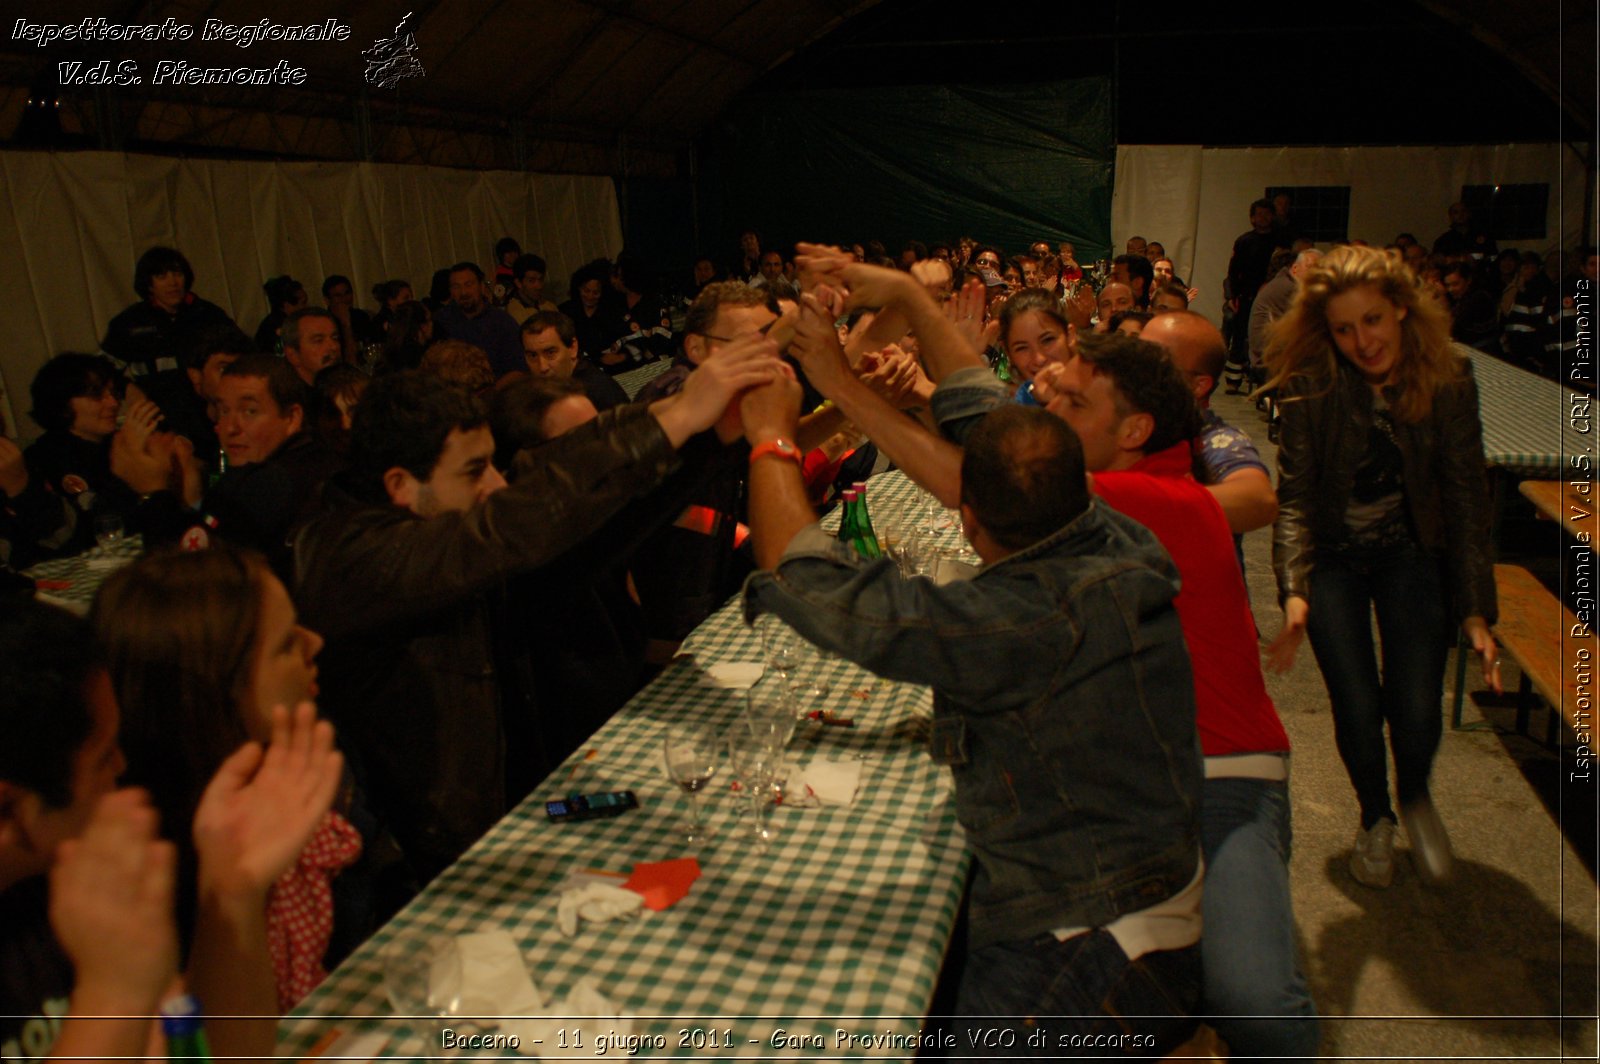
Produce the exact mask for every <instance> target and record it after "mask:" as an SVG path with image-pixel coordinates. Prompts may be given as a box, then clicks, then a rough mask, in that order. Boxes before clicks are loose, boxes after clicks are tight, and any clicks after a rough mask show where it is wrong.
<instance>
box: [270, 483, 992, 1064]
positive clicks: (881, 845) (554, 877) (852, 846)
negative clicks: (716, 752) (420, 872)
mask: <svg viewBox="0 0 1600 1064" xmlns="http://www.w3.org/2000/svg"><path fill="white" fill-rule="evenodd" d="M869 496H870V498H871V506H872V508H873V510H874V512H875V513H877V514H880V515H882V521H883V522H888V521H891V520H893V519H894V517H895V516H896V515H900V514H903V515H905V517H904V518H903V519H904V520H912V519H914V518H919V517H920V516H921V514H923V513H924V512H925V511H923V510H922V509H921V508H920V507H919V506H918V505H917V493H916V489H915V488H914V486H912V485H911V484H910V483H909V482H908V481H906V480H905V478H904V477H903V476H901V475H900V474H898V473H891V474H886V475H883V476H879V477H876V478H874V479H873V480H872V482H871V487H870V489H869ZM944 535H946V536H950V537H952V538H953V536H954V535H958V533H950V532H947V533H944ZM684 649H685V652H686V653H685V654H684V655H683V656H680V657H679V658H678V659H677V660H675V661H674V662H673V663H672V664H671V665H669V666H668V668H667V669H666V670H665V671H664V672H663V673H662V674H661V675H660V676H659V677H658V678H657V679H656V680H655V681H654V682H653V683H651V684H650V685H649V686H648V687H646V688H645V689H644V690H643V691H641V692H640V693H639V695H638V696H636V697H635V698H634V699H633V700H632V701H631V702H630V703H629V704H628V705H627V706H625V707H624V708H623V709H622V710H621V711H620V712H619V713H618V714H617V715H616V716H615V717H614V718H613V719H612V720H611V721H610V722H609V723H607V724H606V726H605V727H603V728H602V729H601V730H600V731H599V732H597V733H596V734H595V735H594V736H593V738H592V739H591V740H590V741H589V742H588V743H586V744H584V746H583V747H582V748H581V749H580V750H579V751H578V752H577V753H575V754H574V755H573V757H572V758H570V759H569V760H568V761H567V762H566V763H565V764H563V765H562V766H561V767H560V768H559V769H558V770H557V771H556V772H555V774H554V775H552V776H551V777H550V779H548V780H547V781H546V782H545V784H544V785H542V786H541V787H539V788H537V789H536V790H535V792H534V793H533V794H532V795H530V796H529V798H528V799H527V800H526V801H525V802H524V803H523V804H522V805H520V806H519V807H518V808H517V809H516V810H514V811H513V812H512V813H511V814H509V815H508V816H507V817H506V818H505V819H503V820H502V821H501V822H500V823H499V824H498V825H496V826H495V827H494V828H493V829H492V830H491V831H490V832H489V833H488V834H487V835H486V836H484V838H483V839H481V840H480V841H479V842H478V843H477V844H476V845H474V846H473V847H472V848H471V849H470V850H469V851H467V853H466V854H465V855H464V856H463V857H462V858H461V859H460V860H459V861H458V862H457V863H456V864H455V865H453V866H452V867H451V868H450V869H448V870H447V871H446V872H444V873H443V874H442V875H441V876H440V877H439V878H438V879H436V880H435V881H434V882H433V883H431V884H430V885H429V886H428V887H427V888H426V889H425V890H424V891H423V892H422V893H421V894H420V895H419V896H418V897H417V898H416V899H415V900H414V901H413V902H412V903H411V904H410V905H409V906H408V907H407V908H406V909H404V910H403V911H401V912H400V914H399V915H397V916H396V917H395V919H394V920H393V921H391V922H390V923H389V925H388V926H386V927H384V928H383V929H382V930H381V931H379V932H378V933H377V934H376V935H375V936H374V937H373V938H372V939H371V940H370V941H368V942H367V943H366V944H364V945H363V946H362V947H361V948H360V949H358V950H357V951H356V952H355V953H354V954H353V955H352V956H351V957H350V958H349V959H348V960H347V961H346V962H345V963H344V964H343V965H342V966H340V968H339V969H338V970H337V971H335V972H334V973H332V974H331V975H330V976H329V978H328V980H327V981H326V982H325V983H324V984H323V985H322V986H321V987H320V988H319V989H318V990H317V991H316V992H315V993H313V994H312V995H310V996H309V997H308V998H307V999H306V1000H305V1001H304V1002H302V1003H301V1005H300V1007H299V1008H298V1009H296V1010H295V1011H294V1012H293V1013H292V1014H291V1015H290V1016H289V1017H287V1018H286V1019H285V1021H284V1022H283V1024H282V1026H281V1028H280V1036H281V1037H280V1042H281V1045H280V1054H281V1055H287V1056H289V1057H291V1058H297V1057H301V1056H304V1055H305V1054H306V1053H307V1052H308V1051H309V1050H311V1048H312V1047H313V1046H314V1045H315V1044H317V1042H318V1040H319V1038H322V1037H324V1036H325V1035H326V1033H327V1032H328V1031H329V1030H330V1028H337V1029H339V1030H341V1031H342V1032H345V1033H346V1034H347V1035H358V1034H360V1033H373V1034H376V1035H377V1036H379V1038H381V1043H382V1048H381V1050H378V1053H379V1055H382V1056H419V1055H424V1056H425V1055H435V1056H437V1055H439V1054H440V1052H441V1048H440V1046H441V1043H440V1036H441V1031H442V1029H443V1027H445V1026H448V1025H449V1023H448V1021H443V1020H432V1019H429V1020H421V1021H419V1020H406V1019H398V1018H394V1017H393V1016H392V1014H391V1010H390V1007H389V1005H388V1004H387V1002H386V1000H385V993H384V987H383V965H382V960H381V953H382V951H383V950H384V949H385V947H387V946H388V945H389V944H390V943H395V942H400V943H414V944H417V945H418V946H419V947H420V946H421V944H423V943H425V942H426V941H428V940H429V939H430V938H432V937H433V936H437V935H440V934H458V933H462V932H468V931H482V930H492V929H501V930H505V931H508V932H510V933H511V934H512V935H513V936H514V937H515V939H516V940H517V942H518V943H519V945H520V946H521V949H522V955H523V959H524V960H525V961H526V963H527V965H528V968H529V969H530V971H531V973H532V975H533V978H534V980H535V982H536V983H537V984H538V985H539V987H540V989H541V990H542V991H543V992H544V993H545V994H546V996H547V997H550V998H560V997H564V996H565V995H566V994H567V993H568V991H569V990H570V989H571V988H572V987H573V985H574V983H575V982H576V981H577V980H578V979H580V978H582V977H585V976H588V977H593V978H594V979H595V980H597V982H598V984H599V989H600V990H601V992H602V993H604V994H605V995H607V997H609V998H610V999H611V1001H613V1002H614V1003H615V1004H616V1005H617V1007H618V1008H619V1010H621V1011H623V1012H626V1013H631V1014H633V1015H634V1016H636V1017H637V1019H636V1020H635V1021H634V1033H635V1034H645V1035H660V1036H663V1037H664V1038H665V1039H666V1043H667V1048H666V1049H664V1050H660V1051H646V1052H643V1053H641V1054H640V1055H650V1056H685V1057H698V1058H705V1059H716V1058H718V1057H721V1058H724V1059H733V1058H734V1057H736V1056H744V1057H751V1056H765V1057H778V1056H790V1057H794V1058H796V1059H799V1058H806V1057H810V1058H814V1057H815V1056H816V1055H817V1051H816V1050H815V1049H811V1050H798V1049H793V1048H790V1049H783V1048H779V1047H774V1045H773V1043H772V1039H773V1035H774V1032H775V1031H777V1030H779V1029H783V1030H785V1031H787V1032H789V1033H790V1035H791V1036H793V1035H806V1036H812V1035H815V1036H819V1037H823V1038H824V1039H826V1040H827V1041H828V1044H829V1045H832V1044H833V1039H834V1038H835V1037H836V1035H835V1032H836V1030H837V1029H840V1028H843V1029H847V1030H849V1031H851V1032H852V1033H861V1034H873V1033H881V1032H893V1033H896V1034H900V1035H908V1036H910V1035H915V1034H916V1032H917V1031H918V1030H919V1028H920V1026H921V1018H922V1017H923V1016H924V1015H925V1014H926V1012H927V1011H928V1007H929V1004H930V1002H931V1000H932V996H933V991H934V987H935V984H936V982H937V978H938V974H939V970H940V968H941V965H942V963H943V958H944V953H945V948H946V945H947V944H948V942H949V940H950V936H951V931H952V928H953V926H954V922H955V918H956V912H957V909H958V906H959V904H960V899H961V895H962V890H963V887H964V884H965V878H966V867H967V856H966V852H965V847H964V845H963V842H962V837H961V832H960V829H959V826H958V825H957V824H956V821H955V814H954V807H953V803H952V800H951V795H950V786H951V785H950V780H949V776H948V774H947V773H945V772H944V771H943V770H941V769H939V768H937V767H935V766H934V765H933V763H932V762H931V761H930V760H929V758H928V757H927V755H926V753H925V752H924V749H923V743H922V741H921V728H922V726H923V722H925V720H926V718H927V717H928V715H929V714H930V712H931V696H930V694H929V692H928V690H927V689H926V688H923V687H918V686H915V685H910V684H898V683H891V682H889V681H886V680H881V679H878V678H877V677H874V676H872V675H871V674H870V673H867V672H865V671H863V670H861V669H858V668H856V667H854V666H852V665H849V664H847V663H843V662H839V661H834V662H832V663H831V664H828V665H827V666H826V675H827V677H828V679H829V681H830V683H831V685H832V692H831V694H830V695H828V696H827V697H826V698H824V699H817V700H815V701H814V702H811V703H808V704H807V706H806V707H805V708H815V709H821V710H824V711H832V712H834V713H835V714H837V715H838V716H841V717H849V718H852V719H853V720H854V721H855V726H854V727H852V728H845V727H824V726H822V725H819V724H802V725H801V727H800V729H799V730H798V731H797V733H796V737H795V739H794V741H793V743H792V745H791V748H790V750H791V758H792V759H793V760H794V761H795V762H796V763H798V764H799V765H800V766H802V767H803V766H804V765H805V764H806V763H807V762H809V761H810V760H811V759H814V758H822V757H827V758H832V759H835V760H850V759H860V760H861V762H862V776H861V784H860V787H859V788H858V790H857V793H856V797H855V801H854V802H853V803H852V804H850V805H845V806H823V807H815V808H795V807H792V806H783V807H779V808H776V809H773V810H771V818H772V824H773V826H774V828H775V830H776V835H777V837H776V840H775V841H774V842H773V844H772V845H771V846H770V848H768V849H767V850H766V851H762V850H759V849H756V848H753V847H751V846H749V845H747V844H745V843H742V842H739V841H736V840H735V839H734V838H733V837H732V836H733V833H734V831H735V830H736V820H735V818H736V812H735V810H736V807H737V806H738V805H742V804H744V803H740V802H738V801H737V799H736V796H734V795H733V794H731V793H730V792H728V791H727V789H726V786H727V777H728V775H729V771H730V770H729V769H728V767H727V764H726V761H725V760H724V762H723V764H722V765H721V766H720V768H719V772H718V776H717V777H716V778H715V780H714V781H713V785H712V786H711V787H709V788H708V789H707V791H706V792H704V793H703V794H702V796H701V800H702V801H703V802H704V803H705V809H706V812H707V813H708V815H709V819H710V821H711V822H712V824H713V826H714V828H715V829H716V831H717V838H715V839H713V840H712V842H711V843H710V844H709V845H708V846H706V847H705V848H704V849H702V850H701V851H700V852H699V853H698V854H697V855H696V856H698V859H699V861H700V865H701V870H702V875H701V878H700V879H699V880H698V881H697V882H695V883H694V885H693V887H692V889H691V890H690V892H689V894H688V896H687V897H685V898H684V899H682V900H681V901H679V902H678V903H677V904H676V905H675V906H673V907H672V908H670V909H667V910H665V911H662V912H648V911H646V912H645V913H644V914H643V915H642V916H641V917H639V918H637V919H634V920H632V921H628V922H621V923H611V924H603V925H599V926H595V927H587V926H586V927H584V928H582V929H581V930H580V931H579V933H578V935H577V936H576V937H574V938H566V937H563V935H562V934H561V932H560V930H559V929H558V928H557V926H556V899H557V893H558V889H559V887H560V885H561V884H562V883H563V881H565V880H566V879H567V878H568V876H569V875H571V874H572V873H574V872H578V871H580V870H584V869H599V870H605V871H612V872H627V871H628V870H629V869H630V867H631V866H632V865H633V864H635V863H636V862H640V861H661V860H668V859H673V858H679V857H684V856H689V855H691V853H693V851H692V849H691V848H690V847H689V846H688V845H687V844H685V843H684V842H682V841H681V838H680V836H679V834H678V832H679V829H680V828H681V826H682V824H683V823H684V821H685V820H686V819H687V804H686V799H685V797H684V796H683V795H681V794H680V793H679V792H678V790H677V788H676V787H675V786H674V785H673V784H672V783H670V782H669V781H668V778H667V775H666V772H665V769H664V766H663V760H662V745H663V741H664V739H665V736H666V734H667V730H668V727H669V726H670V725H671V724H672V723H674V722H677V721H683V720H689V719H694V720H701V721H707V722H711V723H715V724H717V725H719V726H726V725H729V724H732V723H733V722H734V720H735V717H736V716H737V714H738V713H740V712H741V711H742V708H743V692H742V691H738V690H732V689H725V688H722V687H719V686H717V685H716V684H715V683H713V682H712V681H711V679H710V678H709V677H708V675H707V672H706V669H707V668H708V667H709V666H711V665H714V664H718V663H728V662H758V661H760V660H761V658H762V652H761V647H760V640H759V638H758V636H757V635H756V633H755V632H754V631H753V630H752V629H750V628H749V626H747V625H746V624H745V623H744V622H743V620H742V617H741V615H740V613H739V610H738V605H737V600H736V601H735V602H733V603H730V604H729V605H727V606H726V607H724V608H723V609H722V610H721V611H720V612H718V613H717V614H715V615H714V616H712V617H711V618H710V619H708V620H707V621H706V623H705V624H703V625H702V626H701V627H700V628H699V629H697V630H696V631H695V632H694V633H693V634H692V635H691V636H690V638H689V639H688V640H686V641H685V644H684ZM623 789H630V790H632V791H634V792H635V794H636V795H637V796H638V799H639V808H638V809H637V810H634V811H632V812H629V813H625V814H623V815H622V816H620V817H617V818H615V819H610V820H594V821H582V822H577V823H551V822H550V821H548V820H547V819H546V818H545V816H544V809H543V803H544V802H545V801H547V800H550V799H554V798H559V797H562V796H564V795H567V794H571V793H595V792H601V791H615V790H623ZM455 1026H456V1027H458V1028H459V1027H460V1026H461V1024H459V1023H457V1024H456V1025H455ZM572 1026H573V1027H583V1028H584V1029H585V1030H586V1031H587V1033H588V1036H589V1038H590V1039H591V1041H590V1048H588V1049H586V1050H585V1051H584V1052H581V1053H579V1054H577V1055H581V1056H588V1057H593V1056H594V1055H595V1053H594V1049H593V1048H592V1044H593V1043H592V1039H593V1036H594V1034H595V1032H596V1031H603V1030H604V1029H605V1026H604V1024H603V1023H601V1022H598V1021H593V1020H591V1021H576V1022H574V1023H573V1025H572ZM684 1031H690V1032H694V1031H701V1032H706V1031H715V1032H719V1033H718V1034H717V1036H716V1037H717V1038H718V1039H719V1040H722V1039H724V1038H726V1039H729V1040H731V1045H727V1044H726V1043H724V1042H720V1041H719V1044H723V1046H724V1048H722V1049H721V1050H719V1051H710V1050H708V1049H706V1048H705V1043H704V1041H703V1040H702V1041H701V1043H700V1045H699V1046H697V1045H695V1044H694V1043H695V1036H694V1035H689V1036H687V1041H685V1036H683V1035H681V1034H680V1032H684ZM725 1032H731V1035H726V1034H725ZM702 1039H703V1036H702ZM539 1048H540V1049H541V1050H543V1051H545V1053H546V1055H551V1054H550V1050H551V1049H552V1048H553V1047H550V1046H542V1047H539ZM330 1052H334V1053H337V1052H338V1050H337V1049H334V1050H331V1051H330ZM833 1052H837V1050H833ZM849 1053H850V1055H863V1054H868V1055H870V1054H873V1053H876V1054H877V1055H885V1056H890V1057H895V1056H898V1057H908V1056H910V1055H912V1054H911V1053H908V1052H906V1051H905V1050H904V1049H898V1048H893V1047H892V1046H886V1047H884V1048H882V1049H878V1050H872V1049H866V1050H863V1049H861V1048H859V1047H857V1048H855V1049H852V1050H850V1051H849Z"/></svg>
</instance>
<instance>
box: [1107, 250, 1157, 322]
mask: <svg viewBox="0 0 1600 1064" xmlns="http://www.w3.org/2000/svg"><path fill="white" fill-rule="evenodd" d="M1155 276H1156V273H1155V267H1154V266H1152V265H1151V264H1150V260H1149V259H1148V258H1146V257H1145V256H1143V255H1118V256H1117V257H1116V258H1114V259H1112V260H1111V279H1112V280H1113V281H1115V282H1117V283H1118V284H1125V285H1127V286H1128V288H1129V289H1130V290H1131V291H1132V292H1133V309H1134V310H1144V309H1145V308H1146V307H1148V306H1149V305H1150V288H1151V285H1152V284H1153V283H1154V282H1155Z"/></svg>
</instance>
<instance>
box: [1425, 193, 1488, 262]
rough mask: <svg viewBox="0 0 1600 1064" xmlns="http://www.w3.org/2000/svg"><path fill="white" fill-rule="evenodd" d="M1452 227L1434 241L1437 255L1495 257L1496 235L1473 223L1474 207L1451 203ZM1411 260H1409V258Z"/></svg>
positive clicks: (1480, 259)
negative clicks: (1493, 235)
mask: <svg viewBox="0 0 1600 1064" xmlns="http://www.w3.org/2000/svg"><path fill="white" fill-rule="evenodd" d="M1449 214H1450V228H1449V229H1446V230H1445V231H1444V232H1443V233H1440V234H1439V239H1437V240H1435V241H1434V242H1433V253H1434V254H1435V255H1466V256H1470V257H1471V258H1472V260H1473V261H1474V262H1481V261H1482V260H1483V259H1485V258H1493V257H1494V256H1495V255H1496V254H1497V253H1498V251H1499V248H1498V247H1497V246H1496V244H1495V242H1494V237H1492V236H1490V235H1489V234H1488V233H1486V232H1484V230H1483V229H1482V228H1481V227H1480V226H1476V225H1473V224H1472V208H1470V207H1468V206H1467V205H1466V204H1465V203H1462V202H1460V201H1457V202H1455V203H1452V204H1450V210H1449ZM1408 261H1409V260H1408Z"/></svg>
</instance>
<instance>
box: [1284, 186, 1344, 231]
mask: <svg viewBox="0 0 1600 1064" xmlns="http://www.w3.org/2000/svg"><path fill="white" fill-rule="evenodd" d="M1277 196H1288V197H1289V226H1290V228H1292V229H1293V230H1294V231H1295V233H1297V234H1298V235H1300V236H1303V237H1308V238H1309V239H1311V240H1314V241H1316V242H1317V243H1319V244H1327V243H1334V242H1336V241H1340V240H1346V239H1348V238H1349V235H1350V186H1349V185H1273V186H1271V187H1269V188H1268V189H1267V191H1266V194H1265V198H1266V199H1269V200H1270V199H1273V198H1274V197H1277Z"/></svg>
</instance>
